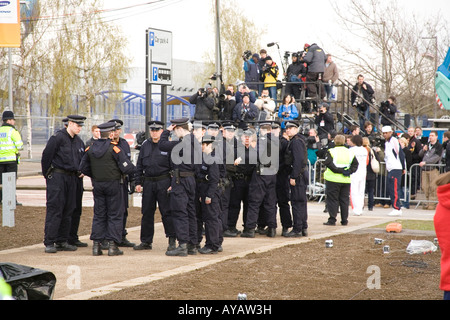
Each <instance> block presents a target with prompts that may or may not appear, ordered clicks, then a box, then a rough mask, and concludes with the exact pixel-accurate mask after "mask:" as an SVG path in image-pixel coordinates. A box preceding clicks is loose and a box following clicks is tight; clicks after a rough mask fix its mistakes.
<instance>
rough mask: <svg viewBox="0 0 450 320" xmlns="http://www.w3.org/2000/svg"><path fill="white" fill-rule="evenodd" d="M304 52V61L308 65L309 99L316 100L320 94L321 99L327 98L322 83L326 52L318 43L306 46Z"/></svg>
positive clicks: (307, 85)
mask: <svg viewBox="0 0 450 320" xmlns="http://www.w3.org/2000/svg"><path fill="white" fill-rule="evenodd" d="M304 50H305V52H306V54H305V56H304V57H303V60H304V61H305V62H306V63H307V65H308V72H307V74H306V82H307V84H306V87H307V88H308V97H310V98H316V96H317V95H318V94H320V99H323V98H325V87H324V85H323V83H322V79H323V73H324V72H325V61H326V56H325V52H324V51H323V49H322V48H320V47H319V46H318V45H317V44H316V43H313V44H312V45H309V44H305V46H304Z"/></svg>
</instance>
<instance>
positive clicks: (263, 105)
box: [255, 88, 276, 120]
mask: <svg viewBox="0 0 450 320" xmlns="http://www.w3.org/2000/svg"><path fill="white" fill-rule="evenodd" d="M255 105H256V106H257V107H258V109H259V119H258V120H274V118H275V117H274V111H275V107H276V105H275V101H273V99H272V98H271V97H270V96H269V90H268V89H267V88H264V89H263V90H262V93H261V97H259V98H258V99H257V100H256V101H255Z"/></svg>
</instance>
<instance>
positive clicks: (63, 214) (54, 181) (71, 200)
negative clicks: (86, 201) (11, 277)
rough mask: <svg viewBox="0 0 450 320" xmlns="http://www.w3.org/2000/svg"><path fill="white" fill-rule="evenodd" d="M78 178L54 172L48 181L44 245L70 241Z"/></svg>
mask: <svg viewBox="0 0 450 320" xmlns="http://www.w3.org/2000/svg"><path fill="white" fill-rule="evenodd" d="M77 180H79V178H77V177H76V176H75V175H68V174H65V173H58V172H53V173H52V176H51V178H48V179H46V184H47V191H46V195H47V201H46V216H45V228H44V245H46V246H48V245H52V244H54V243H56V242H66V241H68V240H69V232H70V228H71V223H72V216H73V212H74V211H75V209H76V198H77V192H76V190H77V188H76V185H77Z"/></svg>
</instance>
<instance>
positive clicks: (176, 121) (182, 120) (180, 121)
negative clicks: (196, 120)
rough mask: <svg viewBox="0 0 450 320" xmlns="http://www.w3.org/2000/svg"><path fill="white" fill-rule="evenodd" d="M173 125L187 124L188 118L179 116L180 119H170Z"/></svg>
mask: <svg viewBox="0 0 450 320" xmlns="http://www.w3.org/2000/svg"><path fill="white" fill-rule="evenodd" d="M170 123H172V124H173V125H175V126H182V125H185V124H189V118H180V119H173V120H171V121H170Z"/></svg>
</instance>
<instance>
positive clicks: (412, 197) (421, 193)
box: [307, 159, 445, 208]
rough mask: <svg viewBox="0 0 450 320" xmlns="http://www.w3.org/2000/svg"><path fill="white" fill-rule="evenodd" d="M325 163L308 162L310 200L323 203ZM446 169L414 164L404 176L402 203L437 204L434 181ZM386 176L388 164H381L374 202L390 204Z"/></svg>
mask: <svg viewBox="0 0 450 320" xmlns="http://www.w3.org/2000/svg"><path fill="white" fill-rule="evenodd" d="M323 163H324V160H323V159H318V160H317V161H316V162H315V164H314V165H311V162H310V161H309V160H308V172H309V185H308V188H307V195H308V198H309V199H310V200H318V202H321V201H322V200H323V198H324V197H325V196H326V184H325V179H324V172H325V170H326V169H327V167H326V166H325V165H324V164H323ZM444 168H445V165H444V164H433V165H425V166H423V167H421V166H420V165H419V164H413V165H412V166H411V167H410V169H409V170H407V171H406V173H405V174H404V175H403V176H402V181H401V188H400V189H399V191H400V200H401V201H402V203H403V204H404V205H405V206H407V207H409V204H410V203H411V202H414V203H417V205H416V208H417V207H418V206H419V205H420V204H421V203H425V204H436V203H437V202H438V200H437V197H436V187H435V186H434V185H433V180H434V179H435V178H436V177H437V176H438V175H439V174H442V173H443V172H444ZM386 174H387V171H386V163H385V162H380V173H378V174H377V175H376V179H375V189H374V200H375V201H382V202H383V201H384V202H387V203H390V197H389V196H388V194H387V188H386V184H387V179H386ZM433 190H434V191H433ZM366 192H367V190H366ZM366 198H367V195H366Z"/></svg>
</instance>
